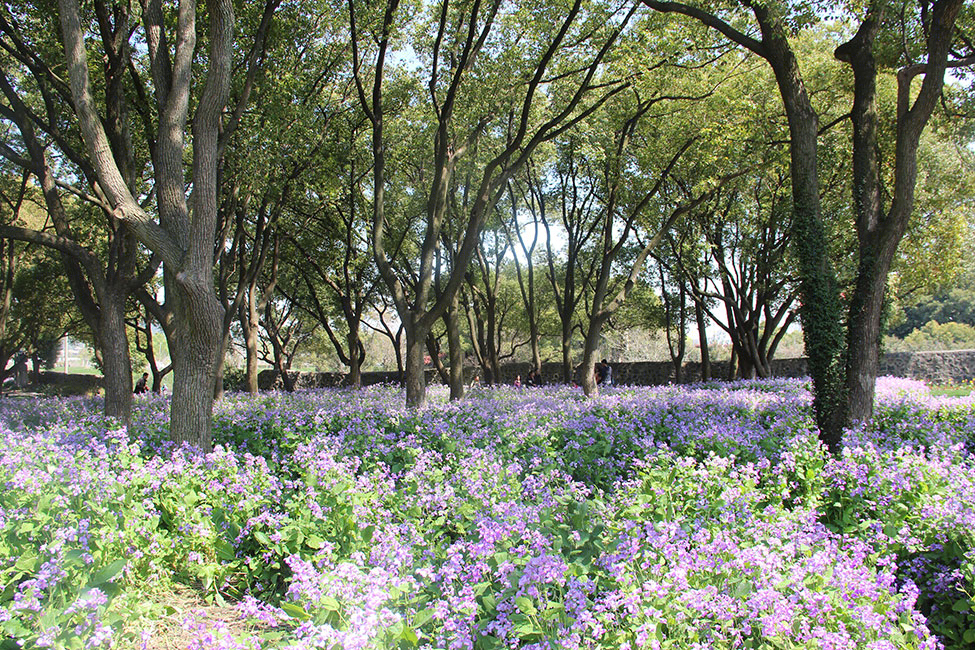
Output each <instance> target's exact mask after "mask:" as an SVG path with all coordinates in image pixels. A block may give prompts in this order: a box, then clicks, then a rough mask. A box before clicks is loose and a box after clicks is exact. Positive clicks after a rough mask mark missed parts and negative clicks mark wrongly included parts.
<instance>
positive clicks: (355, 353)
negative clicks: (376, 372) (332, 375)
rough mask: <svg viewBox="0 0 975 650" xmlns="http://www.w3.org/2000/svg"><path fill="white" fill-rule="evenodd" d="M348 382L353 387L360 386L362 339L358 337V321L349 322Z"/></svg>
mask: <svg viewBox="0 0 975 650" xmlns="http://www.w3.org/2000/svg"><path fill="white" fill-rule="evenodd" d="M348 342H349V384H350V385H351V386H352V387H353V388H362V362H363V356H364V354H363V352H364V351H363V349H362V341H361V340H360V339H359V321H358V320H354V321H350V322H349V335H348Z"/></svg>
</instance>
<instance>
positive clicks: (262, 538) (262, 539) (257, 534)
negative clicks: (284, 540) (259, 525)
mask: <svg viewBox="0 0 975 650" xmlns="http://www.w3.org/2000/svg"><path fill="white" fill-rule="evenodd" d="M254 539H256V540H257V541H258V542H259V543H261V544H263V545H264V546H270V545H271V538H270V537H268V536H267V533H265V532H264V531H262V530H257V531H254Z"/></svg>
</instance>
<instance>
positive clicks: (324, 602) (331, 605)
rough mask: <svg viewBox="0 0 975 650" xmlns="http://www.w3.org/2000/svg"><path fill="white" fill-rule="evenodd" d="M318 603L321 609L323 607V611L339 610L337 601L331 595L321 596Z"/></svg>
mask: <svg viewBox="0 0 975 650" xmlns="http://www.w3.org/2000/svg"><path fill="white" fill-rule="evenodd" d="M319 605H321V606H322V609H324V610H325V611H328V612H337V611H339V601H337V600H335V599H334V598H332V597H331V596H322V599H321V601H320V602H319Z"/></svg>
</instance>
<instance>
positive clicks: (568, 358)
mask: <svg viewBox="0 0 975 650" xmlns="http://www.w3.org/2000/svg"><path fill="white" fill-rule="evenodd" d="M572 374H573V373H572V324H571V323H570V322H567V321H565V320H563V321H562V381H563V382H564V383H566V384H571V383H572V380H573V377H572ZM583 374H585V373H583Z"/></svg>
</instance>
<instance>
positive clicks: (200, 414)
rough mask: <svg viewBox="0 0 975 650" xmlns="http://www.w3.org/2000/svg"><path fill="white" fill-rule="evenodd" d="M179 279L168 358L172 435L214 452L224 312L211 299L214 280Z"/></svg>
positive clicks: (178, 440)
mask: <svg viewBox="0 0 975 650" xmlns="http://www.w3.org/2000/svg"><path fill="white" fill-rule="evenodd" d="M202 275H203V279H202V280H201V279H199V278H190V277H186V276H185V274H180V277H179V278H178V279H177V282H176V283H175V284H176V285H177V291H176V295H175V296H173V302H174V312H175V318H174V319H173V330H174V331H173V338H174V340H173V341H171V346H170V353H171V355H172V359H173V373H174V379H175V380H174V382H173V398H172V402H171V406H170V432H171V436H172V439H173V440H174V441H175V442H177V443H189V444H193V445H197V446H199V447H200V448H201V449H202V450H204V451H210V449H211V448H212V445H213V442H212V430H213V421H212V417H211V416H212V412H213V386H214V381H215V378H216V371H217V360H218V355H219V353H220V343H221V337H222V335H223V306H221V304H220V302H219V301H218V300H217V298H216V296H215V295H214V294H213V286H212V282H207V280H211V279H212V278H210V277H208V276H207V274H206V273H204V274H202Z"/></svg>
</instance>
